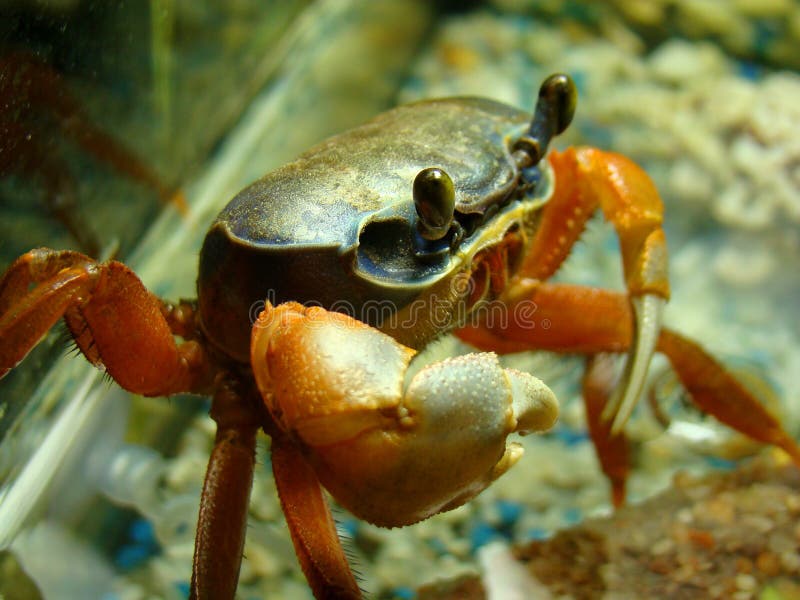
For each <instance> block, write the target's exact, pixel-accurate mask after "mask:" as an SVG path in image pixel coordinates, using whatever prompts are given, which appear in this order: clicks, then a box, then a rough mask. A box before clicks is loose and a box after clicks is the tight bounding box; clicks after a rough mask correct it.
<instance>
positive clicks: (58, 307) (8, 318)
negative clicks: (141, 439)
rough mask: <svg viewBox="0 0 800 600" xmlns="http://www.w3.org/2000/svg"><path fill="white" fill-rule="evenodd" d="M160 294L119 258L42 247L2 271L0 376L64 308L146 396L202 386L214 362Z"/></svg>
mask: <svg viewBox="0 0 800 600" xmlns="http://www.w3.org/2000/svg"><path fill="white" fill-rule="evenodd" d="M163 306H164V305H163V304H162V302H161V301H160V300H159V299H158V298H157V297H156V296H154V295H153V294H151V293H150V292H149V291H148V290H147V289H146V288H145V287H144V285H143V284H142V282H141V281H140V280H139V278H138V277H136V275H135V274H134V273H133V271H131V270H130V269H128V267H126V266H125V265H123V264H122V263H120V262H117V261H109V262H107V263H97V262H95V261H93V260H92V259H90V258H89V257H88V256H85V255H83V254H79V253H77V252H68V251H67V252H59V251H55V250H49V249H45V248H41V249H38V250H32V251H31V252H28V253H27V254H24V255H23V256H21V257H20V258H19V259H17V260H16V261H15V262H14V263H13V264H12V265H11V267H10V268H9V270H8V271H7V272H6V274H5V275H4V276H3V278H2V279H0V339H2V340H3V343H2V345H0V377H2V376H3V375H5V374H6V373H7V372H8V371H9V370H10V369H12V368H13V367H14V366H15V365H16V364H17V363H19V362H20V361H21V360H22V359H23V358H24V357H25V356H26V355H27V354H28V352H29V351H30V350H31V349H32V348H33V347H34V346H35V345H36V344H37V343H38V342H39V340H40V339H41V338H42V337H43V336H44V334H45V333H47V331H48V330H49V329H50V328H51V327H52V326H53V325H54V324H55V322H56V321H58V320H59V319H60V318H61V317H62V316H63V317H65V320H66V322H67V326H68V327H69V329H70V332H71V333H72V335H73V337H74V339H75V342H76V343H77V345H78V347H79V348H80V350H81V351H82V352H83V354H84V355H85V356H86V358H87V359H89V360H90V361H91V362H92V363H94V364H96V365H100V364H102V365H103V366H104V367H105V369H106V371H107V372H108V374H109V375H110V376H111V377H112V378H113V379H114V380H115V381H116V382H117V383H119V385H120V386H122V387H123V388H124V389H126V390H128V391H131V392H134V393H138V394H142V395H147V396H162V395H169V394H173V393H177V392H188V391H195V392H202V391H206V390H208V388H209V385H210V383H211V379H212V378H213V369H210V368H209V366H208V361H207V358H206V356H205V354H204V353H203V351H202V349H201V347H200V346H199V344H198V343H197V342H193V341H189V342H184V343H182V344H180V345H177V344H176V343H175V339H174V338H173V334H172V331H171V329H170V326H169V324H168V322H167V319H166V318H165V316H164V314H163V312H162V311H163Z"/></svg>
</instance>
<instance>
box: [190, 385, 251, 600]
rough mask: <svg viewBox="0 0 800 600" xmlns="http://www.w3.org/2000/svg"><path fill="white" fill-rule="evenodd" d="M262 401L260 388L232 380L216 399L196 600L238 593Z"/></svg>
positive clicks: (193, 590) (197, 551)
mask: <svg viewBox="0 0 800 600" xmlns="http://www.w3.org/2000/svg"><path fill="white" fill-rule="evenodd" d="M254 398H255V400H254ZM258 402H259V400H258V394H257V393H256V392H254V391H251V392H250V393H249V394H247V393H242V392H240V391H239V390H237V389H235V388H234V387H233V386H232V385H230V384H228V383H224V384H223V385H222V386H221V387H220V388H219V389H218V391H217V393H216V394H215V395H214V398H213V400H212V404H211V418H212V419H214V421H215V422H216V423H217V435H216V437H215V439H214V449H213V450H212V452H211V457H210V458H209V461H208V469H207V470H206V477H205V482H204V483H203V494H202V496H201V498H200V514H199V517H198V522H197V535H196V537H195V542H194V560H193V561H192V582H191V587H190V594H189V597H190V598H191V599H192V600H201V599H202V600H205V599H208V600H212V599H215V598H233V597H234V595H235V594H236V585H237V583H238V581H239V567H240V566H241V562H242V553H243V550H244V539H245V532H246V531H247V509H248V506H249V501H250V490H251V488H252V487H253V469H254V467H255V452H256V433H257V432H258V429H259V426H260V417H259V413H258V409H257V406H258Z"/></svg>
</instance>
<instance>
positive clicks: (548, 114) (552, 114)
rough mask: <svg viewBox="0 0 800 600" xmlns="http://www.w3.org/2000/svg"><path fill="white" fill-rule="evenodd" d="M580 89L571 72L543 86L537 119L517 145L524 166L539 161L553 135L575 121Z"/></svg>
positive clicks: (553, 78) (553, 76)
mask: <svg viewBox="0 0 800 600" xmlns="http://www.w3.org/2000/svg"><path fill="white" fill-rule="evenodd" d="M577 101H578V92H577V91H576V89H575V84H574V83H573V81H572V79H570V77H569V76H568V75H563V74H560V73H559V74H556V75H551V76H550V77H548V78H547V79H545V80H544V82H543V83H542V86H541V87H540V88H539V99H538V100H537V102H536V110H535V112H534V115H533V121H531V125H530V127H529V128H528V131H527V133H525V134H524V135H523V136H522V137H520V139H519V140H517V142H516V144H515V145H514V152H515V153H517V161H518V163H519V164H520V166H522V167H527V166H531V165H535V164H537V163H538V162H539V161H540V160H541V159H542V157H543V156H544V154H545V152H546V151H547V146H548V144H549V143H550V140H551V139H552V138H553V136H556V135H558V134H560V133H562V132H563V131H564V130H565V129H566V128H567V127H568V126H569V124H570V123H571V122H572V117H573V116H574V115H575V105H576V104H577Z"/></svg>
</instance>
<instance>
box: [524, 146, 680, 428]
mask: <svg viewBox="0 0 800 600" xmlns="http://www.w3.org/2000/svg"><path fill="white" fill-rule="evenodd" d="M548 158H549V160H550V164H551V165H552V167H553V170H554V172H555V182H556V183H555V191H554V194H553V197H552V198H551V199H550V201H549V202H548V203H547V204H546V205H545V207H544V209H543V214H542V221H541V224H540V228H539V230H538V231H537V234H536V237H535V238H534V239H533V240H532V244H531V248H530V250H529V252H528V253H527V255H526V257H525V260H524V263H523V266H522V268H521V270H520V275H521V276H523V277H528V278H533V279H538V280H541V281H543V280H546V279H548V278H549V277H550V276H552V275H553V274H554V273H555V272H556V271H557V270H558V268H559V266H560V265H561V263H562V262H563V261H564V260H565V259H566V258H567V256H568V255H569V253H570V250H571V249H572V246H573V245H574V244H575V242H576V241H577V240H578V238H579V236H580V235H581V233H582V232H583V229H584V227H585V225H586V222H587V220H588V219H589V218H590V217H591V215H592V214H593V213H594V212H595V211H596V210H597V209H598V208H599V209H600V210H601V211H602V213H603V215H604V216H605V217H606V219H608V220H609V221H610V222H611V223H612V224H613V225H614V227H615V229H616V231H617V235H618V236H619V240H620V247H621V252H622V265H623V269H624V274H625V282H626V285H627V288H628V293H629V295H630V297H631V303H632V305H633V315H632V318H633V322H634V324H635V327H634V332H635V334H634V337H633V343H632V344H630V345H629V349H628V362H627V363H626V369H625V374H624V375H623V377H622V380H621V382H620V384H619V385H618V387H617V388H616V389H615V391H614V394H612V398H611V401H610V402H609V404H608V405H607V407H606V410H605V411H604V418H607V419H610V420H612V421H613V425H612V428H613V430H614V431H615V432H616V431H619V430H620V429H621V428H622V427H623V426H624V424H625V422H626V421H627V419H628V417H629V416H630V414H631V412H632V411H633V407H634V406H635V404H636V401H637V400H638V398H639V395H640V394H641V390H642V386H643V385H644V379H645V375H646V374H647V368H648V365H649V363H650V359H651V357H652V355H653V352H654V350H655V345H656V341H657V339H658V332H659V329H660V327H661V320H662V309H663V305H664V303H665V302H666V300H667V299H668V298H669V281H668V277H667V249H666V241H665V238H664V232H663V230H662V229H661V223H662V215H663V206H662V202H661V199H660V197H659V195H658V192H657V190H656V188H655V186H654V185H653V182H652V181H651V180H650V178H649V177H648V176H647V174H646V173H645V172H644V171H643V170H642V169H641V168H640V167H638V166H637V165H636V164H634V163H633V162H631V161H630V160H629V159H628V158H626V157H624V156H622V155H619V154H614V153H611V152H603V151H600V150H597V149H595V148H587V147H582V148H570V149H568V150H566V151H565V152H563V153H559V152H551V153H550V154H549V155H548Z"/></svg>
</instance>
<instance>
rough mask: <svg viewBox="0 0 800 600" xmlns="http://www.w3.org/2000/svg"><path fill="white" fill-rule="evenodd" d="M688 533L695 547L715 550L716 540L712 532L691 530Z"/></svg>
mask: <svg viewBox="0 0 800 600" xmlns="http://www.w3.org/2000/svg"><path fill="white" fill-rule="evenodd" d="M687 533H688V534H689V541H690V542H692V544H694V545H695V546H698V547H700V548H705V549H706V550H713V549H714V546H715V545H716V540H715V539H714V535H713V534H712V533H711V532H709V531H703V530H702V529H689V530H688V532H687Z"/></svg>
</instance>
